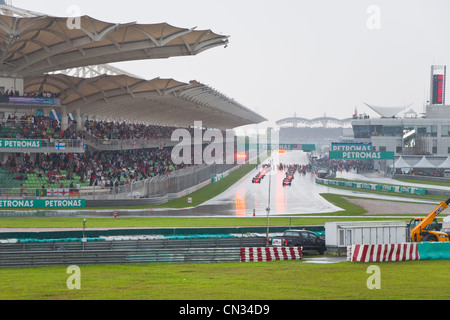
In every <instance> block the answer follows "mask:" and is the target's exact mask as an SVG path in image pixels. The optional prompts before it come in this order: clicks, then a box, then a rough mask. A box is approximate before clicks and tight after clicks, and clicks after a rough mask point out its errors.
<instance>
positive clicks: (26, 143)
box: [0, 139, 42, 149]
mask: <svg viewBox="0 0 450 320" xmlns="http://www.w3.org/2000/svg"><path fill="white" fill-rule="evenodd" d="M41 147H42V143H41V140H15V139H0V148H6V149H12V148H19V149H25V148H31V149H40V148H41Z"/></svg>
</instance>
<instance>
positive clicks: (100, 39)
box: [0, 5, 266, 129]
mask: <svg viewBox="0 0 450 320" xmlns="http://www.w3.org/2000/svg"><path fill="white" fill-rule="evenodd" d="M1 12H3V14H0V76H4V77H19V78H23V79H24V92H26V93H34V92H53V93H58V94H59V95H60V100H61V101H60V102H61V108H62V110H61V111H62V112H63V113H75V114H80V115H89V116H91V117H92V116H93V117H95V118H101V119H113V120H116V121H129V122H141V123H149V124H159V125H170V126H172V125H177V126H183V127H187V126H191V125H193V123H194V122H195V121H202V123H203V125H204V126H205V127H210V128H218V129H228V128H235V127H239V126H243V125H247V124H254V123H260V122H263V121H266V119H265V118H263V117H262V116H260V115H258V114H256V113H255V112H253V111H251V110H250V109H248V108H246V107H244V106H243V105H241V104H239V103H237V102H236V101H234V99H230V98H228V97H226V96H225V95H223V94H221V93H219V92H217V91H216V90H214V89H212V88H209V87H208V86H206V85H203V84H201V83H199V82H197V81H191V82H190V83H182V82H179V81H176V80H174V79H160V78H155V79H152V80H144V79H141V78H139V77H137V76H134V75H132V74H129V73H127V72H123V71H122V70H119V69H117V68H114V67H112V66H109V65H107V64H109V63H114V62H121V61H131V60H141V59H163V58H169V57H175V56H190V55H196V54H198V53H200V52H202V51H205V50H208V49H210V48H213V47H217V46H225V47H226V45H227V44H228V38H229V37H228V36H223V35H219V34H216V33H214V32H212V31H211V30H196V28H190V29H188V28H179V27H175V26H172V25H170V24H167V23H158V24H138V23H136V22H130V23H125V24H119V23H110V22H105V21H100V20H97V19H94V18H92V17H89V16H81V17H74V18H72V17H69V18H68V17H53V16H48V15H44V14H39V13H35V12H31V11H27V10H23V9H18V8H15V7H12V6H6V5H0V13H1ZM74 19H75V20H74ZM99 74H100V75H99ZM73 75H75V76H73ZM80 76H82V77H80Z"/></svg>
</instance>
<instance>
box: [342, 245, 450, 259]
mask: <svg viewBox="0 0 450 320" xmlns="http://www.w3.org/2000/svg"><path fill="white" fill-rule="evenodd" d="M445 259H450V243H449V242H420V243H400V244H375V245H363V244H356V245H352V246H348V247H347V261H352V262H385V261H414V260H445Z"/></svg>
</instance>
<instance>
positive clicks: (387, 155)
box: [330, 151, 394, 160]
mask: <svg viewBox="0 0 450 320" xmlns="http://www.w3.org/2000/svg"><path fill="white" fill-rule="evenodd" d="M330 159H337V160H393V159H394V152H392V151H330Z"/></svg>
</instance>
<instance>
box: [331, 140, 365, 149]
mask: <svg viewBox="0 0 450 320" xmlns="http://www.w3.org/2000/svg"><path fill="white" fill-rule="evenodd" d="M330 151H372V143H342V142H332V143H331V148H330Z"/></svg>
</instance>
